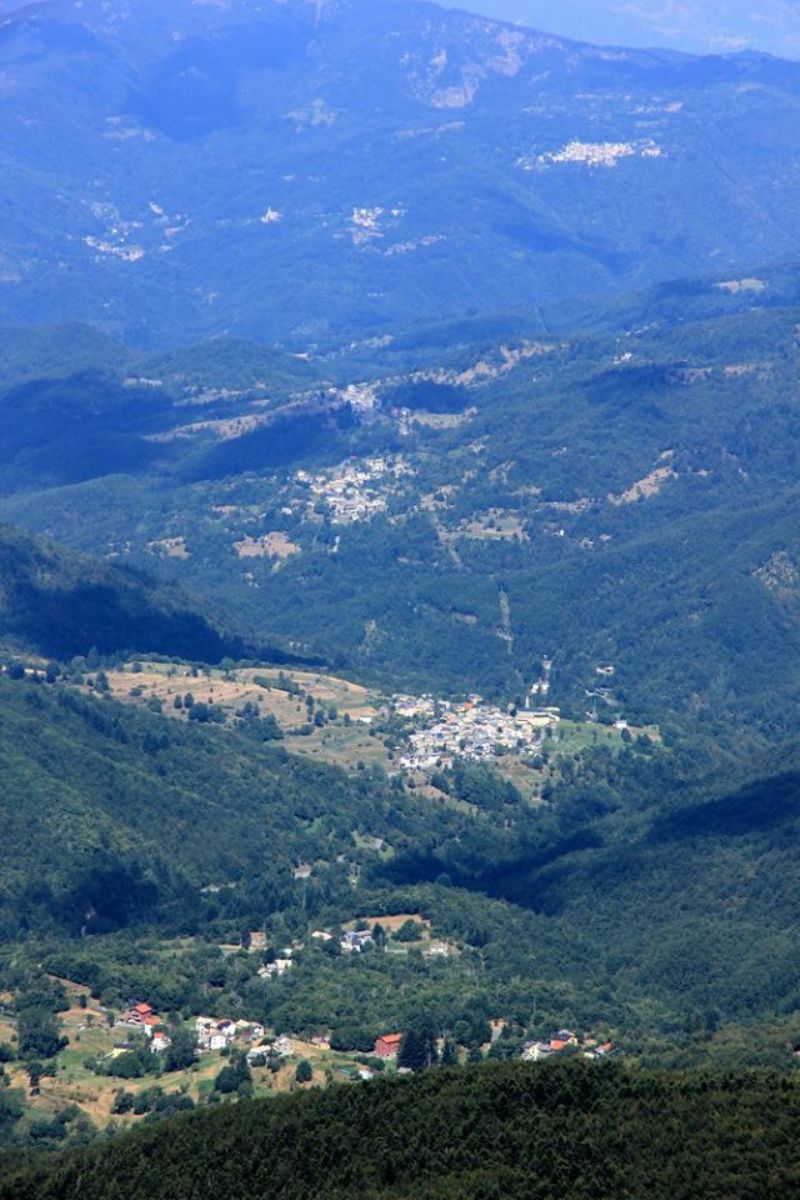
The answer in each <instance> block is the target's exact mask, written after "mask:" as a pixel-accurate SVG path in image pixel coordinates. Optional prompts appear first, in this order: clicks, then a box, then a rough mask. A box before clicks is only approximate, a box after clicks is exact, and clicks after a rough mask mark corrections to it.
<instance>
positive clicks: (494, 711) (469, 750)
mask: <svg viewBox="0 0 800 1200" xmlns="http://www.w3.org/2000/svg"><path fill="white" fill-rule="evenodd" d="M552 665H553V664H552V660H551V659H548V658H545V659H543V661H542V668H543V669H542V676H541V678H540V679H538V680H537V682H536V683H534V684H533V686H532V687H531V689H530V691H529V693H528V695H527V696H526V698H525V706H524V708H520V709H517V708H515V707H514V706H513V705H511V706H509V707H508V708H499V707H497V706H496V705H493V704H485V703H484V701H483V697H482V696H480V695H478V694H477V693H473V694H472V695H470V696H468V697H467V699H466V700H463V701H450V700H439V699H437V698H436V697H434V696H431V695H424V696H406V695H395V696H393V697H392V700H391V708H392V711H393V712H394V713H395V715H396V716H398V717H402V718H404V719H406V720H409V721H415V722H418V723H419V724H420V726H421V727H420V728H418V729H416V730H415V731H414V732H413V733H411V734H410V735H409V749H408V752H407V753H406V754H405V755H403V757H402V758H401V759H400V760H399V766H400V768H401V769H402V770H405V771H424V770H430V769H431V768H434V767H440V768H447V767H451V766H452V765H453V763H454V762H455V760H456V759H458V758H462V759H467V760H471V761H473V762H479V761H481V760H485V759H491V758H494V756H495V754H496V752H497V750H498V748H500V749H502V750H505V751H512V752H514V753H517V754H523V755H525V754H528V755H534V754H537V753H538V752H539V751H540V750H541V748H542V739H543V737H544V736H545V735H546V733H548V732H552V730H554V729H555V727H556V726H557V725H558V723H559V722H560V720H561V710H560V709H559V708H557V707H554V706H552V705H544V706H540V707H536V706H535V703H534V702H535V701H536V700H537V699H538V698H539V697H546V696H547V694H548V692H549V691H550V672H551V670H552Z"/></svg>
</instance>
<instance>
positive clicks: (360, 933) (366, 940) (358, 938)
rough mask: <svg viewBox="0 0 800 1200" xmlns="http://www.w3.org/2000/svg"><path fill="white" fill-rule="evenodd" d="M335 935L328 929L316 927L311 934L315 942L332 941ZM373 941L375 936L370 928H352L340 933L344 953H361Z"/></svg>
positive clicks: (340, 944)
mask: <svg viewBox="0 0 800 1200" xmlns="http://www.w3.org/2000/svg"><path fill="white" fill-rule="evenodd" d="M333 936H334V935H333V934H332V933H329V932H328V930H327V929H315V930H314V932H313V933H312V934H311V937H312V938H313V939H314V941H315V942H332V941H333ZM373 942H374V938H373V936H372V934H371V933H370V931H369V930H368V929H352V930H347V931H346V932H345V933H343V934H341V935H340V937H339V948H340V949H341V951H342V952H343V953H344V954H360V953H361V951H362V950H365V949H366V948H367V946H371V945H372V944H373Z"/></svg>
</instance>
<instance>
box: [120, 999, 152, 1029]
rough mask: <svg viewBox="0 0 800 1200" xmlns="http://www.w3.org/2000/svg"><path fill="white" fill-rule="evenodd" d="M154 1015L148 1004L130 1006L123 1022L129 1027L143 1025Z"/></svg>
mask: <svg viewBox="0 0 800 1200" xmlns="http://www.w3.org/2000/svg"><path fill="white" fill-rule="evenodd" d="M153 1015H154V1013H153V1009H152V1008H151V1007H150V1005H149V1004H132V1005H131V1007H130V1008H129V1009H128V1012H127V1013H126V1016H125V1020H126V1021H128V1023H129V1024H131V1025H145V1024H147V1023H148V1020H149V1019H150V1018H152V1017H153Z"/></svg>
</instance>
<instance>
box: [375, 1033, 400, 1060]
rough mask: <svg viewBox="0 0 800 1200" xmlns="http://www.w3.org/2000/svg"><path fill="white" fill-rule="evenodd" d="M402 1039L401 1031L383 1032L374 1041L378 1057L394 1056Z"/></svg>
mask: <svg viewBox="0 0 800 1200" xmlns="http://www.w3.org/2000/svg"><path fill="white" fill-rule="evenodd" d="M402 1040H403V1035H402V1033H384V1034H383V1035H382V1036H381V1037H379V1038H378V1040H377V1041H376V1043H375V1053H376V1054H377V1056H378V1058H396V1057H397V1053H398V1051H399V1049H400V1043H401V1042H402Z"/></svg>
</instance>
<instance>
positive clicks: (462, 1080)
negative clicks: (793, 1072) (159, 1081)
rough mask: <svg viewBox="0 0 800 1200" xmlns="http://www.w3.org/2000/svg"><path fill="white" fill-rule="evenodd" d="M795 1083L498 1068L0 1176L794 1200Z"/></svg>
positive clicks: (194, 1193)
mask: <svg viewBox="0 0 800 1200" xmlns="http://www.w3.org/2000/svg"><path fill="white" fill-rule="evenodd" d="M798 1133H800V1108H799V1107H798V1089H797V1087H796V1085H795V1084H794V1083H792V1082H789V1081H788V1080H786V1079H782V1078H781V1077H779V1076H777V1075H770V1074H766V1073H765V1074H763V1075H759V1074H757V1073H750V1074H738V1075H737V1074H735V1073H731V1074H730V1075H726V1076H721V1077H718V1078H717V1077H714V1076H713V1075H706V1074H702V1075H701V1074H698V1075H691V1074H688V1075H680V1074H679V1075H674V1076H672V1077H669V1076H665V1075H657V1074H654V1073H642V1074H639V1073H635V1072H633V1073H630V1074H628V1073H627V1072H625V1071H624V1070H621V1069H618V1068H615V1067H610V1066H609V1067H603V1068H597V1067H594V1066H588V1067H587V1066H586V1065H585V1064H584V1065H578V1064H573V1065H572V1066H567V1067H550V1066H547V1067H544V1068H542V1067H524V1066H513V1067H511V1066H503V1067H497V1068H482V1069H480V1070H477V1071H476V1070H462V1071H433V1072H428V1073H427V1074H426V1075H424V1076H422V1077H418V1078H415V1079H413V1080H404V1081H399V1082H398V1081H395V1082H393V1083H384V1082H377V1083H372V1084H369V1085H367V1086H361V1087H356V1088H349V1089H344V1090H343V1089H341V1088H337V1089H334V1090H333V1091H328V1092H325V1093H316V1094H313V1093H312V1094H306V1095H302V1096H295V1097H292V1098H290V1099H283V1100H278V1101H266V1102H264V1101H262V1102H258V1101H257V1102H249V1103H243V1104H237V1105H236V1106H235V1107H234V1106H225V1107H223V1108H222V1109H221V1110H218V1111H216V1112H212V1113H203V1114H200V1115H197V1116H193V1117H191V1118H188V1119H179V1120H177V1121H175V1122H172V1123H167V1124H162V1125H161V1126H159V1127H157V1128H151V1129H147V1130H141V1131H139V1132H137V1133H136V1134H134V1135H132V1136H125V1137H119V1138H116V1139H114V1141H112V1142H111V1143H109V1144H107V1145H105V1146H99V1147H97V1148H95V1149H93V1150H90V1151H88V1152H84V1153H82V1154H78V1155H74V1156H70V1157H67V1158H65V1159H64V1160H63V1161H59V1160H57V1159H56V1160H55V1161H54V1162H53V1163H50V1164H47V1163H45V1164H43V1165H42V1167H41V1168H40V1169H39V1170H38V1171H37V1170H35V1169H34V1170H32V1171H31V1172H30V1173H28V1174H21V1175H15V1176H12V1177H11V1178H8V1179H6V1180H5V1181H4V1182H2V1183H0V1197H2V1200H112V1198H113V1200H140V1198H143V1197H148V1200H161V1198H162V1197H163V1198H164V1200H167V1198H168V1200H199V1198H200V1197H206V1196H211V1195H213V1196H214V1197H216V1198H217V1200H240V1198H241V1197H242V1196H250V1195H252V1196H259V1197H263V1198H264V1200H283V1198H284V1197H285V1198H286V1200H289V1198H291V1200H306V1197H308V1198H309V1200H310V1198H311V1197H314V1200H355V1197H360V1198H362V1200H401V1198H403V1200H411V1198H413V1200H487V1198H488V1197H500V1196H503V1197H505V1198H507V1200H547V1198H549V1197H551V1196H561V1197H569V1200H619V1198H620V1197H630V1198H631V1200H634V1198H635V1200H640V1198H642V1197H645V1196H646V1197H647V1198H648V1200H720V1197H722V1196H728V1195H731V1196H732V1195H736V1196H737V1197H739V1198H740V1200H745V1198H747V1200H749V1198H751V1197H752V1198H755V1197H756V1196H757V1197H758V1200H789V1197H790V1196H792V1195H796V1191H797V1187H798V1183H799V1182H800V1163H798V1158H797V1139H798Z"/></svg>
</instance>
